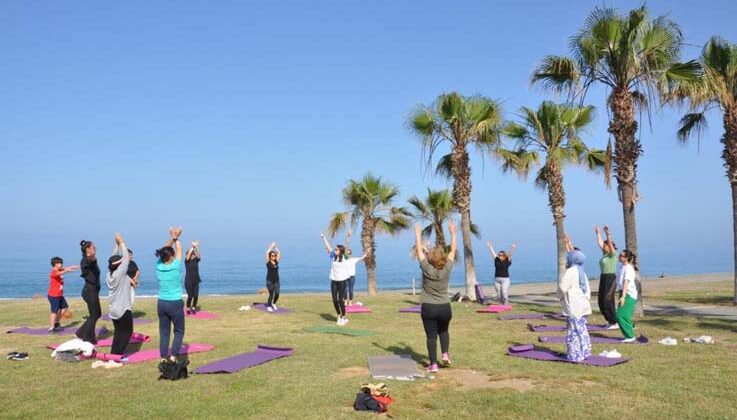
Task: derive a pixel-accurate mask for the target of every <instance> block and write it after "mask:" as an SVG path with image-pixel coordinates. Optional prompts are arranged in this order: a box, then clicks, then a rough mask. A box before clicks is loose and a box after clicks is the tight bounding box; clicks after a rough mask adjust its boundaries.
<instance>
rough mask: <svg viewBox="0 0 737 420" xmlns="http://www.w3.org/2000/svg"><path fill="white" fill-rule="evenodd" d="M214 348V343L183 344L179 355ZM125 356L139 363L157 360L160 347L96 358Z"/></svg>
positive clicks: (99, 354)
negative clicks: (123, 354)
mask: <svg viewBox="0 0 737 420" xmlns="http://www.w3.org/2000/svg"><path fill="white" fill-rule="evenodd" d="M214 348H215V346H213V345H212V344H201V343H192V344H183V345H182V348H181V349H179V355H180V356H182V355H185V354H192V353H202V352H206V351H212V350H213V349H214ZM123 357H126V358H127V359H128V360H127V361H126V363H138V362H147V361H149V360H157V359H159V349H150V350H143V351H137V352H135V353H131V354H127V355H125V356H121V355H119V354H110V353H99V352H98V353H95V358H96V359H99V360H115V361H116V362H120V359H122V358H123Z"/></svg>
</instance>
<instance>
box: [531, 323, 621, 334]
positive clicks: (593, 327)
mask: <svg viewBox="0 0 737 420" xmlns="http://www.w3.org/2000/svg"><path fill="white" fill-rule="evenodd" d="M586 327H587V328H588V330H589V331H606V330H608V329H609V324H587V325H586ZM527 328H529V329H530V331H535V332H548V331H565V330H566V328H567V327H566V326H565V325H532V324H527Z"/></svg>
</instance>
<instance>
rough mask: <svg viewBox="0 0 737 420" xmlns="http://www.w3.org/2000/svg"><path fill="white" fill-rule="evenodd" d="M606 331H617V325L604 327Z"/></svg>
mask: <svg viewBox="0 0 737 420" xmlns="http://www.w3.org/2000/svg"><path fill="white" fill-rule="evenodd" d="M606 329H608V330H618V329H619V324H609V326H608V327H606Z"/></svg>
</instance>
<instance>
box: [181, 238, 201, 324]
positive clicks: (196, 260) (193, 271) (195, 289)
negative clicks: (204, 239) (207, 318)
mask: <svg viewBox="0 0 737 420" xmlns="http://www.w3.org/2000/svg"><path fill="white" fill-rule="evenodd" d="M201 258H202V257H201V256H200V242H199V241H192V247H191V248H190V249H189V251H187V257H186V258H185V259H184V268H185V270H186V272H185V274H184V288H185V289H186V290H187V314H190V315H194V314H196V313H197V310H198V309H197V300H198V299H199V298H200V283H202V279H200V259H201Z"/></svg>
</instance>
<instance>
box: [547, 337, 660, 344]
mask: <svg viewBox="0 0 737 420" xmlns="http://www.w3.org/2000/svg"><path fill="white" fill-rule="evenodd" d="M590 337H591V342H592V343H595V344H647V343H649V342H650V339H648V338H647V337H645V336H644V335H641V336H639V337H637V339H636V340H635V341H632V342H630V343H623V342H622V340H624V337H604V336H601V335H592V336H590ZM538 340H539V341H540V342H541V343H565V342H566V336H565V335H551V336H540V337H538Z"/></svg>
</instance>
